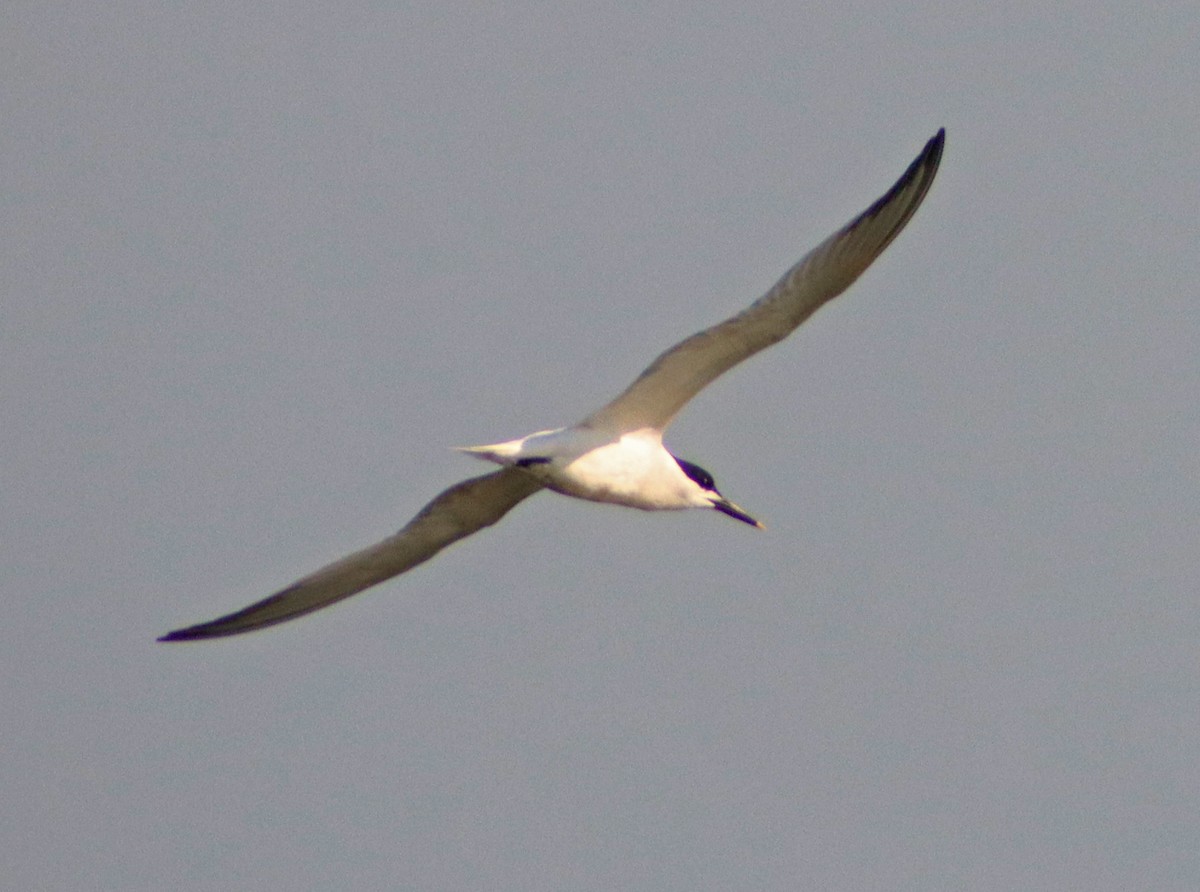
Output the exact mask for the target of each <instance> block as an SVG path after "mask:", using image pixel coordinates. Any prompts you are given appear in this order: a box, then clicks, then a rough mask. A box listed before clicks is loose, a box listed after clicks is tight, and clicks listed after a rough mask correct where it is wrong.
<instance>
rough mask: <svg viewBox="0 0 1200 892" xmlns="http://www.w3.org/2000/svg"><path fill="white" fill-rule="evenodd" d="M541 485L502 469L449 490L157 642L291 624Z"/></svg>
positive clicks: (477, 525)
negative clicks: (378, 538) (263, 591)
mask: <svg viewBox="0 0 1200 892" xmlns="http://www.w3.org/2000/svg"><path fill="white" fill-rule="evenodd" d="M541 488H542V485H541V484H540V483H538V482H537V481H536V480H535V479H534V478H533V477H531V476H529V475H528V474H526V473H525V472H524V471H521V470H519V469H517V468H504V469H503V470H501V471H496V472H494V473H491V474H485V475H484V476H482V477H473V478H471V479H470V480H464V481H463V482H462V483H459V484H457V485H455V486H452V487H450V488H449V489H447V490H446V491H445V492H443V493H442V494H441V495H439V496H438V497H437V498H435V499H434V500H433V501H432V502H430V503H429V504H428V505H426V506H425V507H424V508H422V509H421V511H420V513H419V514H417V516H416V517H414V518H413V519H412V520H411V521H410V522H409V523H408V524H407V525H406V526H405V527H404V529H402V530H400V532H398V533H396V534H395V535H393V536H389V537H388V538H386V539H384V540H383V541H382V542H378V543H376V544H375V545H372V546H370V547H369V548H364V549H363V550H362V551H356V552H354V553H353V554H351V555H348V556H347V557H344V558H342V559H341V560H340V561H335V562H334V563H332V564H330V565H328V566H327V567H322V568H321V569H320V570H317V571H316V572H315V573H313V574H311V575H309V576H305V577H304V578H303V579H301V580H299V581H297V582H294V583H292V584H291V585H289V586H288V587H287V588H285V589H283V590H282V591H279V592H277V593H275V594H273V595H271V596H270V597H269V598H264V599H263V600H261V601H259V602H257V603H255V604H251V605H250V606H249V607H246V608H245V609H243V610H239V611H237V612H236V613H231V614H229V615H228V616H223V617H221V618H220V619H215V620H212V621H211V622H207V623H201V624H200V625H196V626H189V627H188V628H186V629H177V630H176V631H174V632H170V633H168V634H166V635H164V636H163V637H162V638H159V639H158V640H159V641H191V640H195V639H199V638H219V637H222V636H224V635H237V634H239V633H241V632H249V631H252V630H254V629H261V628H263V627H264V626H271V625H274V624H275V623H281V622H284V621H286V620H289V619H295V618H296V617H298V616H303V615H304V614H306V613H311V612H312V611H314V610H320V609H321V608H322V607H328V606H329V605H330V604H333V603H334V602H336V601H340V600H342V599H343V598H348V597H350V596H351V595H354V594H357V593H358V592H361V591H363V590H364V589H368V588H370V587H371V586H373V585H378V584H379V583H381V582H383V581H384V580H387V579H391V578H392V577H393V576H397V575H399V574H400V573H403V572H405V571H406V570H411V569H412V568H413V567H415V566H416V565H417V564H420V563H422V562H423V561H427V560H429V559H430V558H431V557H433V556H434V555H435V554H437V553H438V552H439V551H441V550H442V549H443V548H445V547H446V546H447V545H451V544H453V543H454V542H457V541H458V540H459V539H463V538H465V537H467V536H469V535H471V534H472V533H476V532H478V531H479V530H481V529H483V528H484V527H487V526H491V525H492V524H494V523H495V522H496V521H498V520H499V519H500V518H502V517H503V516H504V515H505V514H507V513H508V512H509V511H510V510H511V509H512V508H513V507H515V506H516V505H517V503H519V502H521V501H522V500H523V499H526V498H528V497H529V496H531V495H533V494H534V493H535V492H537V491H538V490H539V489H541Z"/></svg>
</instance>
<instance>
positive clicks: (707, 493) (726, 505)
mask: <svg viewBox="0 0 1200 892" xmlns="http://www.w3.org/2000/svg"><path fill="white" fill-rule="evenodd" d="M671 457H672V458H674V459H675V461H676V462H677V463H678V464H679V467H680V468H681V469H682V470H683V473H685V474H687V476H688V478H689V479H690V480H691V481H692V482H693V483H695V484H696V486H698V487H700V495H701V498H703V499H704V500H705V501H706V502H707V503H708V504H709V505H711V506H712V507H713V508H715V509H717V510H718V511H720V512H721V513H722V514H728V515H729V516H730V517H733V518H735V519H737V520H740V521H741V522H742V523H748V524H750V526H752V527H756V528H758V529H760V530H765V529H766V527H764V526H763V525H762V524H761V523H759V522H758V521H757V520H755V519H754V518H753V517H751V516H750V515H749V514H747V513H746V512H745V511H743V510H742V509H741V508H739V507H738V506H737V505H735V504H733V502H731V501H729V499H727V498H725V497H724V496H723V495H721V492H720V490H718V489H717V484H716V481H715V480H713V475H712V474H710V473H708V471H706V470H704V468H702V467H700V466H699V465H695V464H692V463H691V462H690V461H684V460H683V459H682V458H679V456H676V455H672V456H671Z"/></svg>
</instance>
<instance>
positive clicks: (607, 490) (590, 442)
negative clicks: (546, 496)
mask: <svg viewBox="0 0 1200 892" xmlns="http://www.w3.org/2000/svg"><path fill="white" fill-rule="evenodd" d="M460 451H462V452H466V453H468V454H469V455H474V456H476V457H477V458H482V459H485V460H487V461H493V462H496V463H497V464H501V465H515V466H516V467H519V468H521V469H523V470H524V471H525V472H526V473H528V474H529V475H530V476H531V477H533V478H534V479H535V480H537V481H538V482H539V483H541V484H542V485H543V486H544V487H546V488H547V489H552V490H554V491H555V492H558V493H562V494H563V495H565V496H574V497H575V498H577V499H587V500H588V501H590V502H608V503H610V504H613V505H624V506H625V507H627V508H641V509H642V510H643V511H669V510H675V509H682V508H700V507H703V508H707V507H711V504H712V503H711V501H709V500H708V499H706V498H705V497H704V496H703V494H702V493H703V490H700V489H699V488H698V487H697V486H696V484H695V482H694V481H693V480H692V479H691V478H690V477H688V475H687V473H686V471H684V469H683V467H682V466H681V465H680V464H679V462H678V460H677V459H676V458H675V457H674V456H672V455H671V453H669V452H667V450H666V449H665V448H664V447H663V444H662V433H661V431H656V430H653V429H650V428H643V429H641V430H636V431H629V432H628V433H621V432H619V431H606V430H603V429H596V428H593V427H590V426H588V425H585V424H581V425H576V426H575V427H567V428H559V429H558V430H552V431H539V432H538V433H536V434H530V435H529V436H528V437H522V438H521V439H519V440H511V441H509V442H507V443H495V444H492V445H490V446H468V447H463V448H461V449H460Z"/></svg>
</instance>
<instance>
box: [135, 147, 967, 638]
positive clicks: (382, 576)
mask: <svg viewBox="0 0 1200 892" xmlns="http://www.w3.org/2000/svg"><path fill="white" fill-rule="evenodd" d="M944 141H945V130H939V131H938V132H937V134H936V135H935V136H934V137H933V138H932V139H930V140H929V142H928V143H926V144H925V148H923V149H922V150H921V153H920V154H919V155H918V156H917V157H916V159H915V160H914V161H913V162H912V164H911V165H909V168H908V170H906V171H905V172H904V175H903V176H901V177H900V179H899V180H897V181H896V184H895V185H894V186H892V188H891V189H889V190H888V191H887V192H886V193H885V194H884V195H883V196H882V197H880V198H879V199H878V200H877V201H876V202H875V203H874V204H872V205H871V206H870V207H869V208H867V209H866V210H865V211H863V212H862V213H861V214H859V215H858V216H857V217H855V218H854V219H853V220H851V221H850V222H849V223H847V224H846V225H845V226H843V227H842V228H841V229H839V230H838V231H837V232H835V233H834V234H833V235H831V236H829V238H827V239H825V241H823V242H821V244H819V245H817V247H815V248H814V249H813V250H812V251H810V252H809V253H808V254H807V255H806V256H805V257H804V258H803V259H802V260H801V261H800V262H799V263H797V264H796V265H795V266H793V267H792V268H791V269H790V270H788V271H787V272H786V273H785V274H784V276H783V278H782V279H780V280H779V282H778V283H777V284H776V285H775V286H774V287H773V288H772V289H771V290H770V291H768V292H767V293H766V294H765V295H763V296H762V297H761V298H759V299H758V300H756V301H755V302H754V303H752V304H751V305H750V306H749V307H747V308H746V309H745V310H743V311H742V312H740V313H738V314H737V315H736V316H733V317H732V318H730V319H726V320H725V321H724V322H722V323H720V324H718V325H714V326H713V327H712V328H707V329H705V330H704V331H701V332H698V333H697V334H694V335H692V336H691V337H690V338H687V339H685V340H683V341H680V342H679V343H678V344H676V345H675V346H674V347H672V348H671V349H669V350H667V351H666V352H665V353H663V354H662V355H661V356H659V357H658V358H657V359H656V360H654V362H652V363H651V364H650V366H649V368H647V369H646V370H645V371H644V372H642V374H641V375H639V376H638V378H637V379H636V380H635V381H634V382H633V383H632V384H630V385H629V387H628V388H626V389H625V391H624V392H623V393H622V394H621V395H620V396H618V397H617V398H616V399H614V400H613V401H612V402H611V403H609V404H608V405H607V406H604V407H603V408H602V409H599V410H598V411H596V412H593V413H592V414H591V415H589V416H588V417H587V418H585V419H583V420H582V421H580V422H579V423H578V424H576V425H574V426H572V427H564V428H558V429H556V430H548V431H538V432H537V433H533V434H530V435H529V436H527V437H521V438H520V439H518V440H509V441H507V442H504V443H493V444H491V445H488V446H469V447H465V448H462V449H461V451H462V452H465V453H467V454H469V455H473V456H475V457H477V458H480V459H484V460H486V461H489V462H494V463H495V464H498V465H500V466H501V469H500V470H499V471H493V472H492V473H490V474H484V475H483V476H481V477H473V478H471V479H470V480H464V481H463V482H462V483H458V484H455V485H454V486H452V487H450V488H449V489H447V490H446V491H445V492H443V493H441V494H440V495H439V496H437V498H435V499H434V500H433V501H432V502H430V503H429V504H428V505H426V506H425V507H424V508H422V509H421V511H420V513H418V514H417V516H416V517H414V518H413V519H412V520H411V521H409V523H408V525H407V526H405V527H404V528H403V529H402V530H400V531H399V532H398V533H396V534H395V535H392V536H389V537H388V538H386V539H384V540H383V541H382V542H378V543H376V544H375V545H372V546H370V547H368V548H364V549H363V550H361V551H356V552H354V553H353V554H351V555H348V556H347V557H344V558H342V559H341V560H339V561H335V562H334V563H332V564H329V565H328V566H326V567H323V568H321V569H320V570H317V571H316V572H315V573H312V574H310V575H309V576H305V577H304V578H303V579H300V580H298V581H297V582H294V583H292V584H291V585H289V586H288V587H287V588H285V589H282V590H281V591H279V592H276V593H275V594H273V595H271V596H270V597H268V598H264V599H263V600H261V601H258V602H256V603H254V604H251V605H250V606H249V607H246V608H244V609H242V610H239V611H237V612H236V613H231V614H229V615H228V616H222V617H220V618H218V619H214V620H212V621H210V622H206V623H200V624H199V625H195V626H188V627H186V628H183V629H177V630H176V631H174V632H169V633H167V634H166V635H164V636H162V637H161V638H159V639H158V640H159V641H192V640H197V639H204V638H220V637H223V636H226V635H237V634H240V633H242V632H250V631H253V630H254V629H261V628H263V627H265V626H271V625H275V624H276V623H281V622H284V621H286V620H290V619H295V618H296V617H298V616H303V615H304V614H306V613H311V612H312V611H314V610H320V609H321V608H322V607H328V606H329V605H330V604H333V603H335V602H336V601H340V600H342V599H343V598H348V597H350V596H351V595H354V594H357V593H358V592H361V591H363V590H364V589H367V588H370V587H371V586H373V585H378V584H379V583H381V582H383V581H384V580H387V579H391V578H392V577H393V576H397V575H399V574H400V573H404V572H405V571H407V570H411V569H412V568H413V567H415V566H417V564H420V563H422V562H423V561H427V560H429V559H430V558H431V557H433V556H434V555H435V554H437V553H438V552H439V551H441V550H442V549H443V548H445V547H446V546H448V545H451V544H453V543H454V542H457V541H458V540H459V539H463V538H465V537H467V536H470V535H471V534H472V533H476V532H478V531H479V530H482V529H483V528H484V527H487V526H491V525H492V524H494V523H495V522H496V521H498V520H500V518H502V517H503V516H504V515H505V514H507V513H508V512H509V511H510V510H511V509H512V508H514V507H515V506H516V505H517V503H519V502H521V501H524V500H525V499H527V498H529V497H530V496H531V495H533V494H534V493H535V492H538V491H539V490H542V489H551V490H554V491H555V492H558V493H562V494H563V495H567V496H574V497H575V498H578V499H588V500H589V501H593V502H609V503H612V504H616V505H626V506H628V507H630V508H641V509H643V510H646V511H663V510H672V509H682V508H707V509H715V510H717V511H720V512H721V513H722V514H727V515H729V516H730V517H732V518H735V519H736V520H740V521H742V522H743V523H747V524H749V525H750V526H753V527H758V528H760V529H761V528H762V524H760V523H759V522H758V521H757V520H755V519H754V518H753V517H751V516H750V515H749V514H747V513H746V512H745V511H743V510H742V509H741V508H739V507H738V506H737V505H735V504H734V503H733V502H731V501H729V499H727V498H725V497H724V496H723V495H721V493H720V491H718V489H717V486H716V483H715V482H714V480H713V477H712V475H711V474H710V473H708V471H706V470H704V469H703V468H701V467H699V466H697V465H694V464H692V463H691V462H688V461H684V460H683V459H681V458H677V457H676V456H674V455H672V454H671V453H670V452H668V451H667V450H666V449H665V448H664V447H663V443H662V436H663V431H665V430H666V429H667V426H668V425H669V424H670V423H671V421H672V419H674V418H675V416H676V415H677V414H678V413H679V411H680V410H681V409H682V408H683V407H684V406H685V405H686V404H687V402H688V400H690V399H691V398H692V397H694V396H695V395H696V394H697V393H699V392H700V391H701V390H703V389H704V387H705V386H707V385H708V384H709V383H710V382H712V381H713V380H714V379H716V378H717V377H718V376H719V375H722V374H724V373H725V372H727V371H728V370H729V369H731V368H733V367H734V366H735V365H737V364H738V363H739V362H741V361H742V360H744V359H748V358H749V357H751V356H753V355H754V354H755V353H757V352H758V351H760V350H763V349H765V348H766V347H769V346H771V345H772V344H775V343H777V342H778V341H781V340H782V339H783V338H785V337H787V336H788V335H789V334H791V333H792V332H793V331H794V330H795V329H796V327H797V326H798V325H800V323H801V322H803V321H804V320H805V319H807V318H808V317H809V316H811V315H812V314H813V313H814V312H815V311H816V310H817V309H818V308H819V307H820V306H821V305H822V304H824V303H826V302H827V301H829V300H831V299H833V298H834V297H837V296H838V295H839V294H841V293H842V292H843V291H845V290H846V289H847V288H848V287H849V286H850V284H851V283H852V282H853V281H854V280H855V279H857V278H858V277H859V276H860V275H861V274H862V273H863V271H864V270H866V268H867V267H868V266H870V265H871V263H872V262H873V261H874V260H875V258H876V257H878V256H879V255H880V254H881V253H883V250H884V249H885V248H886V247H887V246H888V245H889V244H891V241H892V239H894V238H895V237H896V236H897V234H899V232H900V230H901V229H903V228H904V226H905V224H906V223H908V221H909V218H911V217H912V215H913V214H914V213H915V212H916V210H917V208H918V207H919V206H920V204H921V201H922V200H923V199H924V198H925V193H926V192H928V191H929V187H930V185H932V183H933V178H934V175H935V174H936V173H937V169H938V164H939V162H940V161H941V158H942V145H943V143H944Z"/></svg>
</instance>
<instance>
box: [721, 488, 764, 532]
mask: <svg viewBox="0 0 1200 892" xmlns="http://www.w3.org/2000/svg"><path fill="white" fill-rule="evenodd" d="M713 507H714V508H716V509H717V510H718V511H720V512H721V513H722V514H728V515H729V516H730V517H732V518H735V519H737V520H740V521H741V522H742V523H748V524H750V526H752V527H756V528H758V529H760V530H765V529H766V527H765V526H763V525H762V524H761V523H759V522H758V521H757V520H755V519H754V518H753V517H751V516H750V515H749V514H747V513H746V512H745V511H743V510H742V509H741V508H739V507H738V506H737V505H735V504H733V502H731V501H729V499H727V498H725V497H724V496H717V498H715V499H713Z"/></svg>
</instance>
